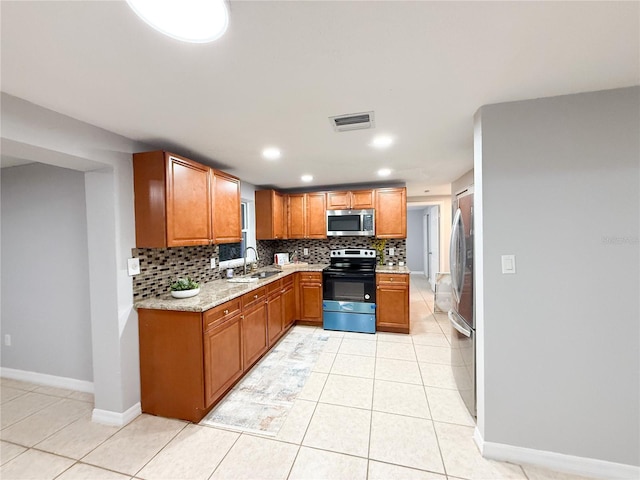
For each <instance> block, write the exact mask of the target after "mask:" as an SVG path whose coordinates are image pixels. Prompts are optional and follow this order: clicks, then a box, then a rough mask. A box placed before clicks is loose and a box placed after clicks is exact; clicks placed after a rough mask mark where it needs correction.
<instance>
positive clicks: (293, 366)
mask: <svg viewBox="0 0 640 480" xmlns="http://www.w3.org/2000/svg"><path fill="white" fill-rule="evenodd" d="M328 338H329V335H328V334H326V333H324V332H322V331H318V330H316V329H308V328H304V327H294V328H292V329H291V330H290V331H289V333H287V335H285V336H284V337H283V338H282V340H280V342H279V343H278V344H277V345H276V346H275V347H274V348H273V349H272V350H271V351H270V352H269V353H268V354H267V355H265V357H264V358H263V359H262V360H261V361H260V362H258V363H257V364H256V365H255V366H254V367H253V369H252V370H251V371H250V372H249V373H248V374H247V375H246V376H245V378H243V379H242V380H241V381H240V383H238V384H237V385H236V386H235V387H233V389H232V390H231V391H230V392H229V393H228V394H227V396H226V397H225V398H224V399H223V400H222V401H221V402H220V403H219V404H218V405H217V406H216V407H215V408H214V409H213V410H212V411H211V412H209V414H208V415H207V416H206V417H204V418H203V419H202V421H201V422H200V424H201V425H210V426H214V427H223V428H228V429H232V430H239V431H244V432H251V433H259V434H261V435H270V436H275V435H277V433H278V431H279V430H280V427H282V425H283V424H284V421H285V420H286V418H287V415H288V413H289V410H290V409H291V407H292V406H293V402H294V401H295V399H296V398H297V396H298V394H299V393H300V391H301V390H302V388H303V387H304V384H305V383H306V381H307V378H309V374H310V373H311V370H312V369H313V366H314V365H315V363H316V361H317V360H318V356H319V355H320V353H322V351H323V350H324V347H325V345H326V344H327V340H328Z"/></svg>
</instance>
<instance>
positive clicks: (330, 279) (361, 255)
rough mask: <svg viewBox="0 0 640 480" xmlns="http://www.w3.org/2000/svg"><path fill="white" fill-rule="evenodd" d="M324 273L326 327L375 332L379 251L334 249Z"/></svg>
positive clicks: (323, 318) (324, 320)
mask: <svg viewBox="0 0 640 480" xmlns="http://www.w3.org/2000/svg"><path fill="white" fill-rule="evenodd" d="M330 259H331V265H330V266H328V267H327V268H325V269H324V270H323V272H322V285H323V296H322V298H323V300H322V324H323V327H324V328H325V329H326V330H341V331H345V332H361V333H375V332H376V251H375V250H373V249H361V248H343V249H340V250H331V253H330Z"/></svg>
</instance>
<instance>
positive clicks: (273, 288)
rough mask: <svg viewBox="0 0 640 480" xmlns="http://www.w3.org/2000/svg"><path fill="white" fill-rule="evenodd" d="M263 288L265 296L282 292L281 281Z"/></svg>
mask: <svg viewBox="0 0 640 480" xmlns="http://www.w3.org/2000/svg"><path fill="white" fill-rule="evenodd" d="M265 288H266V289H267V296H271V295H274V294H279V293H280V291H281V290H282V280H276V281H275V282H271V283H270V284H268V285H265Z"/></svg>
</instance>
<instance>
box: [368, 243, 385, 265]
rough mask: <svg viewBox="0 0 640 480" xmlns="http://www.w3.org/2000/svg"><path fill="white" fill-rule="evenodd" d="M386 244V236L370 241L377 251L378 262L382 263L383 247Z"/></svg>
mask: <svg viewBox="0 0 640 480" xmlns="http://www.w3.org/2000/svg"><path fill="white" fill-rule="evenodd" d="M386 245H387V239H386V238H376V239H375V240H373V241H372V242H371V246H372V247H373V248H375V249H376V250H377V251H378V264H379V265H384V247H385V246H386Z"/></svg>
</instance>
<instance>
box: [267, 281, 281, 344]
mask: <svg viewBox="0 0 640 480" xmlns="http://www.w3.org/2000/svg"><path fill="white" fill-rule="evenodd" d="M282 314H283V308H282V294H281V293H280V292H278V293H277V294H274V295H272V296H271V297H269V299H268V300H267V320H268V322H267V323H268V332H269V346H271V345H273V344H274V343H276V342H277V341H278V339H279V338H280V336H281V335H282V323H283V322H282Z"/></svg>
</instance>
